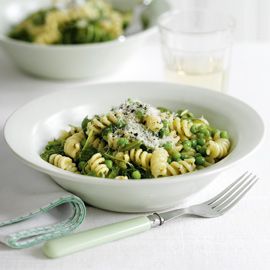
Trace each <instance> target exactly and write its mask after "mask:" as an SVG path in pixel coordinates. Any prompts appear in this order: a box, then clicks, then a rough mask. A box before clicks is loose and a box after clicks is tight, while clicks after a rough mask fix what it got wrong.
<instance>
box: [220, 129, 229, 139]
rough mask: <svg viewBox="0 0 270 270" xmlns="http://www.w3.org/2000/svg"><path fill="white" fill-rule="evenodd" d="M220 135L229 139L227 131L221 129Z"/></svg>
mask: <svg viewBox="0 0 270 270" xmlns="http://www.w3.org/2000/svg"><path fill="white" fill-rule="evenodd" d="M220 137H221V138H222V139H229V134H228V132H227V131H225V130H222V131H221V132H220Z"/></svg>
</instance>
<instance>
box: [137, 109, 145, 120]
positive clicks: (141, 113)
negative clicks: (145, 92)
mask: <svg viewBox="0 0 270 270" xmlns="http://www.w3.org/2000/svg"><path fill="white" fill-rule="evenodd" d="M136 117H137V118H139V120H142V119H143V118H144V113H143V111H141V110H137V111H136Z"/></svg>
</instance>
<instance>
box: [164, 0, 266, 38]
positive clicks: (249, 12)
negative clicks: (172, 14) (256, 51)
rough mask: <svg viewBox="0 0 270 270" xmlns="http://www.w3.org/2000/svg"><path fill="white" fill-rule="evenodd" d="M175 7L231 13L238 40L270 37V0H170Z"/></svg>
mask: <svg viewBox="0 0 270 270" xmlns="http://www.w3.org/2000/svg"><path fill="white" fill-rule="evenodd" d="M169 2H170V3H171V5H172V6H173V7H174V8H180V9H183V8H193V7H199V8H207V9H213V10H218V11H222V12H225V13H228V14H231V15H232V16H233V17H234V18H235V19H236V21H237V25H236V30H235V37H236V40H237V41H247V40H248V41H266V40H269V39H270V1H269V0H169Z"/></svg>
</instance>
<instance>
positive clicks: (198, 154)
mask: <svg viewBox="0 0 270 270" xmlns="http://www.w3.org/2000/svg"><path fill="white" fill-rule="evenodd" d="M194 156H195V158H196V157H201V156H202V154H201V153H196V154H195V155H194Z"/></svg>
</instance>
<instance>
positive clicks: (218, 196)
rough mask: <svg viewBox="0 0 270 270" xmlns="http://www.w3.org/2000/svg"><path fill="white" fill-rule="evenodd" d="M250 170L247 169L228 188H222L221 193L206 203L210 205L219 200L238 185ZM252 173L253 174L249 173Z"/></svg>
mask: <svg viewBox="0 0 270 270" xmlns="http://www.w3.org/2000/svg"><path fill="white" fill-rule="evenodd" d="M247 173H248V171H246V172H245V173H244V174H242V175H241V176H240V177H238V178H237V179H236V180H235V181H234V182H233V183H232V184H231V185H229V186H228V187H227V188H226V189H224V190H222V191H221V192H220V193H219V194H217V195H216V196H215V197H213V198H211V199H210V200H208V201H206V202H205V203H206V204H208V205H210V204H212V203H214V202H215V201H217V200H218V199H219V198H221V197H222V196H223V195H225V194H226V193H227V192H228V191H230V190H231V189H232V188H233V187H234V186H235V185H237V184H238V183H239V182H240V181H241V180H243V178H245V176H246V175H247ZM249 175H251V174H249Z"/></svg>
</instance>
